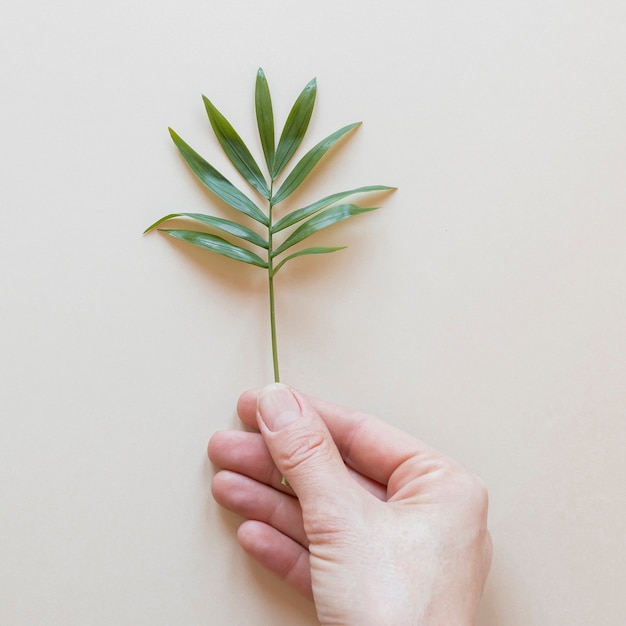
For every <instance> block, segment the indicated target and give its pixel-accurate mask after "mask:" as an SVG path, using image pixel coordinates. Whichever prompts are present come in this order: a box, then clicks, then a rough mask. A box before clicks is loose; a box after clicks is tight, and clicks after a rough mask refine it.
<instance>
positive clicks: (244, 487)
mask: <svg viewBox="0 0 626 626" xmlns="http://www.w3.org/2000/svg"><path fill="white" fill-rule="evenodd" d="M211 492H212V493H213V497H214V498H215V501H216V502H217V503H218V504H219V505H221V506H223V507H224V508H226V509H228V510H229V511H232V512H233V513H236V514H237V515H241V516H242V517H245V518H246V519H249V520H256V521H259V522H264V523H265V524H267V525H269V526H272V527H274V528H275V529H276V530H277V531H278V532H280V533H282V534H284V535H287V536H288V537H290V538H291V539H293V540H294V541H296V542H298V543H299V544H301V545H302V546H303V547H305V548H306V547H308V540H307V538H306V534H305V532H304V527H303V525H302V513H301V510H300V505H299V503H298V501H297V500H296V498H294V497H293V496H289V495H287V494H285V493H281V492H280V491H276V489H272V488H271V487H268V486H267V485H263V484H261V483H259V482H257V481H255V480H252V479H251V478H248V477H247V476H242V475H241V474H237V473H235V472H230V471H228V470H223V471H221V472H218V473H217V474H216V475H215V477H214V478H213V482H212V484H211Z"/></svg>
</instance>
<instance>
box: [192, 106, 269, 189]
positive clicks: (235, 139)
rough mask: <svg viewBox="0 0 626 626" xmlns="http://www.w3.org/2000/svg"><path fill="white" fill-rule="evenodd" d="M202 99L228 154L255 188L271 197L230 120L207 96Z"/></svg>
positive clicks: (217, 135) (257, 167)
mask: <svg viewBox="0 0 626 626" xmlns="http://www.w3.org/2000/svg"><path fill="white" fill-rule="evenodd" d="M202 99H203V100H204V106H205V108H206V112H207V115H208V116H209V121H210V122H211V126H212V127H213V132H214V133H215V136H216V137H217V140H218V141H219V142H220V144H221V146H222V148H223V149H224V152H225V153H226V156H227V157H228V158H229V159H230V160H231V162H232V164H233V165H234V166H235V167H236V168H237V169H238V170H239V172H240V173H241V175H242V176H243V177H244V178H245V179H246V180H247V181H248V182H249V183H250V185H251V186H252V187H254V189H256V190H257V191H258V192H259V193H260V194H261V195H262V196H263V197H264V198H269V197H270V190H269V187H268V186H267V183H266V182H265V178H263V174H261V170H260V169H259V166H258V165H257V164H256V161H255V160H254V158H253V156H252V155H251V154H250V150H248V148H247V146H246V144H245V143H244V142H243V140H242V139H241V137H240V136H239V135H238V134H237V131H236V130H235V129H234V128H233V127H232V126H231V124H230V122H229V121H228V120H227V119H226V118H225V117H224V116H223V115H222V114H221V113H220V112H219V111H218V110H217V109H216V108H215V106H214V105H213V103H212V102H211V101H210V100H209V99H208V98H207V97H206V96H202Z"/></svg>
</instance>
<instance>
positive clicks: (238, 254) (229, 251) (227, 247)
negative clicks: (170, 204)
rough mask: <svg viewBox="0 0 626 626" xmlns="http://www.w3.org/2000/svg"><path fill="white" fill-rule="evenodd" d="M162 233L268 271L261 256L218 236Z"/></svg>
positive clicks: (186, 232) (195, 233)
mask: <svg viewBox="0 0 626 626" xmlns="http://www.w3.org/2000/svg"><path fill="white" fill-rule="evenodd" d="M161 232H164V233H167V234H168V235H170V237H176V238H177V239H182V240H183V241H187V242H189V243H191V244H193V245H194V246H198V247H199V248H204V249H205V250H211V251H212V252H217V253H218V254H221V255H222V256H226V257H229V258H231V259H235V261H242V262H243V263H249V264H250V265H256V266H258V267H263V268H265V269H267V266H268V264H267V262H266V261H264V260H263V259H262V258H261V257H260V256H258V255H256V254H254V252H250V250H246V249H245V248H240V247H239V246H235V245H233V244H232V243H230V242H228V241H226V239H222V238H221V237H218V236H217V235H210V234H209V233H200V232H197V231H195V230H166V229H161Z"/></svg>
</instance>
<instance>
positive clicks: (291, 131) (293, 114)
mask: <svg viewBox="0 0 626 626" xmlns="http://www.w3.org/2000/svg"><path fill="white" fill-rule="evenodd" d="M316 93H317V81H316V80H315V78H314V79H313V80H312V81H311V82H309V84H308V85H307V86H306V87H305V88H304V89H303V90H302V92H301V93H300V95H299V96H298V98H297V99H296V101H295V102H294V105H293V106H292V107H291V111H290V112H289V115H288V117H287V121H286V122H285V127H284V128H283V132H282V134H281V136H280V141H279V142H278V148H277V149H276V156H275V159H274V171H273V173H272V179H275V178H277V177H278V176H279V175H280V173H281V172H282V171H283V169H285V165H287V163H289V159H291V157H292V156H293V154H294V152H295V151H296V150H297V149H298V147H299V146H300V144H301V143H302V139H303V138H304V135H305V134H306V129H307V128H308V127H309V121H310V120H311V115H312V113H313V106H314V104H315V95H316Z"/></svg>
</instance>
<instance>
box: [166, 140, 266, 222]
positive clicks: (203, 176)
mask: <svg viewBox="0 0 626 626" xmlns="http://www.w3.org/2000/svg"><path fill="white" fill-rule="evenodd" d="M169 131H170V135H171V137H172V140H173V141H174V143H175V144H176V147H177V148H178V150H179V152H180V154H181V156H182V157H183V159H185V161H186V163H187V165H188V166H189V167H190V169H191V171H192V172H193V173H194V174H195V175H196V177H197V178H198V180H199V181H200V182H201V183H202V184H203V185H204V186H205V187H206V188H207V189H209V190H210V191H212V192H213V193H214V194H215V195H216V196H217V197H218V198H220V199H221V200H223V201H224V202H226V204H229V205H230V206H231V207H233V209H236V210H237V211H240V212H241V213H243V214H245V215H247V216H248V217H251V218H252V219H253V220H256V221H257V222H260V223H261V224H264V225H265V226H267V224H268V219H267V216H266V215H265V214H264V213H263V211H261V209H259V207H258V206H257V205H256V204H254V202H252V200H250V198H248V196H246V195H245V194H244V193H242V192H241V191H239V189H237V187H235V186H234V185H233V184H232V183H231V182H230V181H229V180H227V179H226V178H225V177H224V176H223V175H222V174H220V173H219V172H218V171H217V170H216V169H215V168H214V167H213V166H212V165H210V164H209V163H207V161H205V160H204V158H202V157H201V156H200V155H199V154H198V153H197V152H196V151H195V150H194V149H193V148H192V147H191V146H189V145H188V144H187V143H185V142H184V141H183V140H182V139H181V138H180V137H179V136H178V135H177V134H176V133H175V132H174V131H173V130H172V129H171V128H170V129H169Z"/></svg>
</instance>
